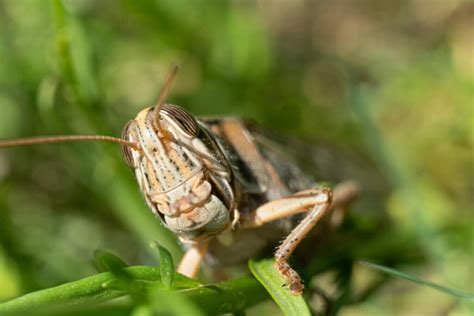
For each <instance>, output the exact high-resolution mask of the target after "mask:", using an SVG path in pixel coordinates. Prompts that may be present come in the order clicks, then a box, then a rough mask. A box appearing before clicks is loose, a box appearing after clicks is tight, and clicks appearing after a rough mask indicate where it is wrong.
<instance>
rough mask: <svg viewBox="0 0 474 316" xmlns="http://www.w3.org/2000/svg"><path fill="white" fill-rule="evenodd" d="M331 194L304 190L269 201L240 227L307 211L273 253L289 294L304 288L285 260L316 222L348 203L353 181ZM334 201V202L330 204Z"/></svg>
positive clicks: (330, 192)
mask: <svg viewBox="0 0 474 316" xmlns="http://www.w3.org/2000/svg"><path fill="white" fill-rule="evenodd" d="M334 192H335V194H334V199H333V191H332V190H331V189H328V188H320V189H311V190H305V191H301V192H298V193H295V194H293V195H290V196H288V197H285V198H282V199H278V200H274V201H270V202H268V203H266V204H264V205H262V206H260V207H259V208H257V209H256V210H255V211H254V212H252V214H251V216H250V218H249V219H248V220H247V222H246V223H244V227H258V226H261V225H264V224H266V223H268V222H271V221H275V220H278V219H282V218H286V217H289V216H292V215H295V214H298V213H303V212H308V211H309V213H308V214H307V215H306V217H305V218H304V219H303V220H302V221H301V222H300V223H299V224H298V225H297V226H296V227H295V228H294V229H293V230H292V231H291V233H290V234H289V235H288V236H287V237H286V238H285V239H284V241H283V243H282V244H281V245H280V246H279V247H278V249H277V251H276V252H275V267H276V268H277V270H278V271H279V272H280V274H281V275H282V276H283V277H284V278H285V279H287V280H288V284H289V288H290V291H291V293H292V294H294V295H299V294H301V293H302V292H303V289H304V286H303V284H302V282H301V278H300V277H299V275H298V273H297V272H296V271H294V270H293V269H292V268H291V267H290V265H289V264H288V259H289V257H290V256H291V254H292V253H293V252H294V251H295V249H296V247H297V246H298V244H299V243H300V242H301V240H303V238H304V237H305V236H306V235H307V234H308V233H309V232H310V231H311V230H312V229H313V227H314V226H315V225H316V223H318V222H319V220H320V219H321V218H322V217H323V216H324V215H325V214H326V213H327V212H328V211H329V210H330V209H331V208H334V207H340V206H342V205H344V204H347V203H348V202H350V201H351V200H352V199H353V198H354V197H355V196H356V195H357V193H358V187H357V186H356V185H355V184H354V183H353V182H345V183H342V184H340V185H338V186H337V187H336V189H335V191H334ZM333 201H334V203H332V202H333Z"/></svg>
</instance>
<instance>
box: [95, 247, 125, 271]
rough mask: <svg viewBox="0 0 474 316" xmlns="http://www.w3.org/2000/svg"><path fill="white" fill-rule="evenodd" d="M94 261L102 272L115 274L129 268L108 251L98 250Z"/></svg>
mask: <svg viewBox="0 0 474 316" xmlns="http://www.w3.org/2000/svg"><path fill="white" fill-rule="evenodd" d="M94 259H95V264H96V266H97V269H98V270H99V271H100V272H106V271H111V272H114V271H117V270H118V269H123V268H125V267H126V266H127V264H126V263H125V261H124V260H122V258H120V257H119V256H117V255H116V254H114V253H112V252H109V251H106V250H101V249H97V250H96V251H95V252H94Z"/></svg>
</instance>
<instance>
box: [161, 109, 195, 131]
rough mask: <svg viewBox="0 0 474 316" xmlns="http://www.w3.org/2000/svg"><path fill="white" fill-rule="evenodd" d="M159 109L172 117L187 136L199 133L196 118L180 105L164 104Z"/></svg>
mask: <svg viewBox="0 0 474 316" xmlns="http://www.w3.org/2000/svg"><path fill="white" fill-rule="evenodd" d="M161 111H163V112H164V113H165V114H167V115H168V116H169V117H170V118H171V119H173V121H175V122H176V124H178V126H179V127H180V128H181V130H182V131H183V132H184V133H186V134H187V135H188V136H189V137H195V136H197V135H198V134H199V126H198V123H197V122H196V119H195V118H194V116H192V115H191V114H190V113H189V112H188V111H186V110H184V109H183V108H182V107H179V106H177V105H172V104H166V105H164V106H163V107H162V108H161Z"/></svg>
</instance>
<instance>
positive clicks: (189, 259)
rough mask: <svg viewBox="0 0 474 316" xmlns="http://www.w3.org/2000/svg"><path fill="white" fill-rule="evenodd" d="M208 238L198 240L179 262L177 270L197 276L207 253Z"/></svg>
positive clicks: (189, 275) (188, 275)
mask: <svg viewBox="0 0 474 316" xmlns="http://www.w3.org/2000/svg"><path fill="white" fill-rule="evenodd" d="M208 244H209V242H208V241H207V240H205V241H200V242H197V243H196V244H194V245H192V246H191V248H189V249H188V250H187V251H186V253H185V254H184V256H183V257H182V258H181V261H180V262H179V264H178V269H177V272H178V273H181V274H182V275H185V276H187V277H189V278H193V279H194V278H196V276H197V274H198V272H199V268H200V267H201V263H202V261H203V260H204V257H205V255H206V253H207V246H208Z"/></svg>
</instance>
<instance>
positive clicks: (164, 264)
mask: <svg viewBox="0 0 474 316" xmlns="http://www.w3.org/2000/svg"><path fill="white" fill-rule="evenodd" d="M157 248H158V252H159V253H160V272H161V283H163V285H164V286H165V287H166V288H167V289H170V288H171V285H172V284H173V276H174V274H175V272H174V264H173V258H172V257H171V254H170V253H169V251H168V250H166V248H165V247H163V246H160V245H157Z"/></svg>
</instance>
